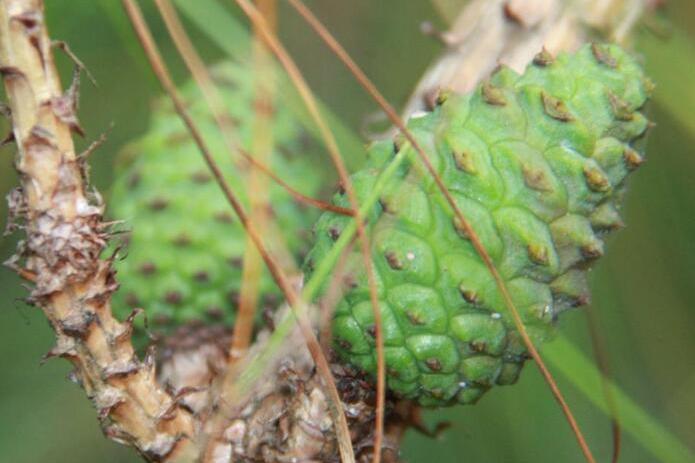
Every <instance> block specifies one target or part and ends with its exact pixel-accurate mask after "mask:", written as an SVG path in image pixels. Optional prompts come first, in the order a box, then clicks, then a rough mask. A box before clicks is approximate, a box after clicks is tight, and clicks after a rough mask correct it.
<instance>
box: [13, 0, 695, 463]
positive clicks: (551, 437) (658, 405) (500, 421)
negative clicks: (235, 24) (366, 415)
mask: <svg viewBox="0 0 695 463" xmlns="http://www.w3.org/2000/svg"><path fill="white" fill-rule="evenodd" d="M190 1H193V0H190ZM141 3H142V4H143V7H144V8H145V11H146V13H147V16H148V18H149V19H150V20H151V24H152V26H153V28H154V33H155V35H156V37H158V38H159V39H160V40H159V41H160V45H161V47H162V49H163V51H164V52H165V56H166V57H167V59H168V61H169V63H171V66H172V68H173V69H174V71H175V75H176V76H177V77H178V79H179V80H182V79H184V78H185V75H186V74H185V72H184V70H183V67H182V65H181V63H180V60H179V59H178V58H177V56H176V54H175V51H174V50H173V46H172V44H171V42H170V41H169V40H168V37H167V36H166V33H165V31H164V28H163V25H162V24H161V22H160V21H159V18H158V17H157V15H156V12H155V11H154V9H153V5H152V2H150V1H143V2H141ZM222 3H223V4H224V3H226V4H231V3H233V2H231V1H230V2H222ZM279 3H280V5H281V6H280V7H281V9H282V10H281V14H280V18H281V24H280V27H281V34H282V37H283V38H284V39H285V41H286V44H287V45H288V47H289V49H290V50H291V51H293V52H294V56H295V58H296V59H297V61H298V63H299V64H300V66H301V68H302V70H303V72H304V73H305V74H306V76H307V77H308V80H309V82H310V83H311V85H312V87H313V89H314V91H316V92H317V93H318V94H319V95H320V96H321V98H322V99H323V101H325V102H326V103H327V104H328V105H329V106H330V107H331V108H332V109H333V110H334V112H336V113H338V114H339V115H340V116H341V118H342V119H343V120H344V121H345V122H346V123H347V124H348V125H349V126H350V127H353V128H355V129H356V130H359V128H360V126H361V125H362V123H363V121H364V119H365V117H366V116H368V115H369V114H372V113H373V112H375V111H376V107H375V105H374V104H373V103H372V102H371V100H369V98H368V97H367V96H366V95H365V94H364V93H363V92H361V91H360V89H359V88H358V87H357V85H356V84H355V83H354V81H353V80H352V78H351V77H350V76H349V75H348V74H347V73H346V72H345V71H344V69H343V67H342V66H341V65H340V64H339V63H338V61H337V60H336V59H335V58H333V57H332V56H331V54H330V53H329V52H328V51H327V50H326V49H325V48H324V47H323V46H322V45H321V44H320V43H319V42H318V41H317V39H316V38H315V36H314V35H312V33H311V32H310V31H308V30H307V29H306V27H305V26H304V24H303V23H301V21H300V20H299V19H298V18H297V17H296V16H295V15H294V14H292V13H291V12H290V10H289V8H288V7H287V5H285V4H284V2H279ZM309 4H310V5H311V6H312V7H313V9H314V11H315V12H316V13H317V14H318V16H319V17H321V18H322V19H324V20H325V22H326V23H327V25H328V26H329V27H330V29H331V30H332V31H333V32H334V33H335V35H336V36H337V37H338V38H339V39H340V40H341V42H342V43H343V44H344V45H345V47H346V48H347V49H348V50H349V51H350V52H351V53H352V54H353V56H354V57H355V58H356V60H357V61H358V62H359V63H360V64H361V65H362V66H363V67H364V68H365V70H366V71H367V73H368V74H369V75H370V76H371V77H372V78H373V80H374V81H375V82H376V83H377V84H378V86H379V88H380V89H381V90H382V91H383V92H384V93H385V95H386V96H387V98H388V99H389V100H390V101H391V102H393V103H396V104H398V105H400V104H402V103H404V102H405V100H406V99H407V97H408V95H409V92H410V91H411V90H412V89H413V87H414V85H415V83H416V82H417V80H418V78H419V76H420V75H421V74H422V72H423V71H424V69H425V68H426V66H427V64H428V63H429V62H430V61H431V60H432V59H434V57H435V56H436V54H437V53H438V51H439V49H440V46H439V45H438V44H437V43H436V42H435V41H434V40H433V39H432V38H428V37H425V36H423V35H422V34H421V33H420V32H419V25H420V23H421V22H422V21H424V20H431V21H434V23H435V24H437V25H439V26H440V27H444V24H443V23H442V21H441V18H439V17H438V15H437V13H436V11H435V10H434V8H433V7H432V4H431V3H430V2H429V1H428V0H408V1H404V0H380V1H377V2H375V1H370V0H352V1H350V2H342V1H338V0H321V1H313V2H310V3H309ZM47 8H48V10H47V14H48V24H49V27H50V30H51V35H52V37H53V38H54V39H60V40H65V41H67V42H68V43H69V44H70V46H71V48H72V49H73V51H75V52H76V53H77V55H78V56H79V57H80V59H81V60H82V61H83V62H84V63H85V64H86V65H87V66H88V68H89V69H90V71H91V72H92V74H93V75H94V76H95V78H96V80H97V81H98V84H99V86H98V87H94V86H92V85H91V84H89V83H87V82H86V81H84V85H83V89H82V100H81V111H80V116H81V120H82V124H83V126H84V128H85V129H86V132H87V134H88V137H87V138H86V139H85V140H80V141H79V142H78V143H79V146H81V147H84V146H86V145H87V144H88V143H89V142H91V140H92V139H94V138H96V137H97V136H98V135H99V134H101V133H102V132H108V141H107V143H106V144H105V145H104V146H103V147H102V148H101V149H99V150H98V151H97V153H96V154H95V155H93V160H92V179H93V182H94V184H95V185H96V186H97V187H98V188H99V189H100V190H101V191H108V186H109V184H110V182H111V180H112V179H111V174H112V169H111V166H112V163H113V160H114V157H115V155H116V153H117V151H118V149H119V147H121V146H122V145H123V144H124V143H125V142H126V141H127V140H130V139H132V138H133V137H135V136H137V135H138V134H139V133H141V132H143V131H144V130H145V128H146V122H147V117H148V110H149V107H150V101H151V99H152V98H153V97H155V96H156V95H158V94H159V92H160V90H159V87H158V85H157V83H156V82H155V80H154V78H153V77H152V75H151V74H150V73H149V70H148V68H147V67H146V65H145V64H144V60H143V56H142V55H141V53H140V51H139V48H138V47H137V45H136V44H135V42H133V37H132V33H131V30H130V28H129V26H128V24H127V20H126V18H125V16H123V14H122V13H121V10H120V2H118V1H117V0H99V1H94V0H51V1H50V2H47ZM229 10H230V11H231V12H232V13H233V14H238V12H237V11H235V10H234V9H233V8H231V7H230V8H229ZM666 15H667V19H666V20H659V21H651V22H652V24H651V27H650V28H646V27H644V26H642V27H640V33H639V34H638V39H637V40H636V44H635V45H636V50H637V52H638V53H642V54H643V56H644V59H645V64H646V67H647V70H648V72H649V73H650V74H651V75H652V77H653V78H654V80H655V81H656V83H657V85H658V89H657V92H656V97H655V101H654V103H653V104H652V105H651V116H652V119H653V120H655V121H656V122H657V124H658V125H657V127H656V128H655V129H654V130H653V131H652V133H651V136H650V138H649V146H648V156H649V162H648V163H647V165H646V166H645V167H644V168H643V169H642V170H641V171H640V172H639V173H638V174H637V175H636V178H634V179H633V181H632V184H631V191H630V195H629V198H628V201H627V206H626V210H625V220H626V223H627V224H628V227H627V228H626V229H625V230H623V231H621V232H619V233H618V234H617V237H614V238H613V239H612V240H611V241H612V242H611V244H610V247H609V252H608V253H607V257H605V258H604V259H602V261H601V262H600V263H599V265H598V266H597V268H596V269H595V271H594V272H593V276H592V288H593V294H594V295H593V301H594V302H593V305H592V310H593V311H594V313H595V316H596V318H597V320H598V325H599V327H600V332H601V334H602V336H603V337H604V339H605V341H606V346H607V355H608V356H609V358H610V361H611V365H612V370H613V374H614V378H615V381H616V382H617V383H618V384H619V385H620V387H621V388H622V389H623V391H625V392H626V393H627V394H628V395H629V396H631V397H632V398H633V399H634V400H635V401H636V402H637V403H638V404H639V405H640V407H641V408H642V409H643V411H645V412H646V413H648V414H649V415H650V416H651V417H652V418H653V419H654V420H656V421H658V422H661V423H662V424H663V426H664V427H665V428H666V429H667V430H668V431H669V432H670V433H671V435H672V437H675V438H677V439H679V440H680V441H681V442H683V443H684V444H685V445H686V446H689V447H690V449H691V450H693V449H695V394H694V392H695V310H693V308H694V307H695V303H694V302H693V297H692V291H693V289H694V287H693V283H695V240H694V237H695V207H694V205H695V153H694V150H693V146H695V110H694V109H693V108H695V85H694V83H695V41H694V40H693V37H695V2H693V1H692V0H670V1H669V2H668V8H667V10H666ZM655 27H656V28H658V30H659V33H658V34H655V33H654V29H655ZM646 29H651V30H652V31H651V32H650V31H647V30H646ZM190 31H191V33H192V35H193V37H194V39H195V41H196V43H197V44H198V45H199V47H200V51H201V52H202V53H203V55H204V56H205V58H206V59H207V61H208V62H213V61H215V60H216V59H218V58H221V57H222V56H223V53H222V51H221V50H220V49H218V48H217V47H216V46H215V45H214V44H213V43H212V42H210V41H209V40H208V38H207V36H206V35H205V34H204V33H202V32H201V31H199V30H197V29H195V28H194V27H191V28H190ZM60 66H61V72H63V75H64V76H65V82H68V80H67V79H68V78H69V75H70V71H71V63H70V62H69V60H68V59H66V58H65V59H62V58H61V59H60ZM0 125H1V126H2V129H3V130H7V123H6V122H2V123H0ZM13 153H14V147H12V146H9V147H4V148H2V149H1V150H0V194H1V195H2V196H4V195H5V194H6V193H7V192H8V191H9V190H10V189H11V188H12V187H14V186H15V185H16V183H17V178H16V175H15V173H14V170H13V168H12V156H13ZM0 216H2V217H5V216H6V207H5V204H4V202H3V203H2V204H1V205H0ZM3 221H4V219H3ZM16 239H17V237H16V236H11V237H3V238H0V257H2V258H6V257H9V255H10V254H11V253H12V251H13V249H14V246H15V242H16ZM20 283H21V282H20V281H19V280H18V278H17V277H16V276H15V275H14V274H13V273H12V272H11V271H9V270H8V269H5V268H2V269H0V359H1V360H0V461H2V462H8V463H9V462H12V463H30V462H31V463H33V462H55V463H61V462H130V461H138V460H137V459H136V458H135V457H134V456H133V453H132V452H131V451H130V450H128V449H125V448H123V447H121V446H119V445H116V444H114V443H112V442H110V441H107V440H106V439H104V438H103V436H102V435H101V432H100V430H99V427H98V424H97V420H96V414H95V413H94V410H93V409H92V407H91V405H90V403H89V402H88V401H87V400H86V399H85V397H84V393H83V391H82V390H81V389H79V388H78V387H77V386H75V385H73V384H72V383H70V382H68V381H67V380H66V379H65V377H66V374H67V372H68V370H69V367H68V365H67V363H66V362H63V361H60V360H57V361H50V362H48V363H47V364H45V365H43V366H40V365H39V360H40V358H41V355H42V354H43V353H44V352H46V351H47V350H48V349H49V348H50V347H51V345H52V342H53V336H52V333H51V332H50V329H49V328H48V326H47V323H46V321H45V319H44V318H43V316H42V315H41V314H40V313H39V312H38V311H37V310H36V309H34V308H31V307H28V306H26V305H25V304H24V303H23V302H22V299H21V298H22V297H23V296H25V295H26V294H27V293H26V290H25V289H23V288H22V287H21V284H20ZM561 323H562V325H563V332H564V333H565V334H566V335H567V337H568V338H570V339H571V340H572V341H573V342H574V343H575V344H576V345H577V346H580V347H581V349H583V350H585V351H586V352H587V354H588V355H591V348H590V345H591V344H590V339H589V336H588V331H587V323H586V314H585V313H584V311H575V312H573V313H571V314H570V315H567V316H565V317H563V320H562V321H561ZM552 348H553V346H552V344H551V345H549V346H547V348H546V350H550V349H552ZM558 377H559V380H560V386H561V387H562V389H563V391H564V392H565V393H566V394H567V396H568V399H569V402H570V404H571V405H572V407H573V410H574V412H575V413H576V414H577V417H578V419H579V422H580V424H581V425H582V427H583V429H584V431H585V432H586V434H587V436H588V439H589V442H590V444H591V446H592V448H593V449H594V451H595V454H596V455H597V457H598V458H599V460H600V461H607V459H608V458H609V455H610V451H611V436H610V422H609V420H608V418H607V417H606V415H604V414H603V413H601V412H600V411H599V410H598V409H597V408H596V407H595V406H594V405H593V404H592V403H591V402H590V401H588V400H587V399H586V398H585V396H583V395H582V394H580V393H579V392H578V390H577V389H576V387H575V386H574V385H573V384H572V382H570V381H567V380H566V379H565V378H564V377H562V376H560V375H558ZM426 419H427V422H428V423H429V424H430V425H432V426H433V425H434V424H435V423H437V422H440V421H449V422H451V427H450V428H449V429H448V430H446V431H445V432H444V433H443V434H442V435H441V436H440V437H439V438H438V439H431V438H428V437H425V436H422V435H418V434H416V433H414V432H411V433H410V434H409V435H408V437H407V439H406V443H405V447H404V454H405V455H406V456H407V459H408V461H412V462H421V461H447V462H449V461H450V462H454V461H467V462H526V461H534V462H551V461H552V462H558V461H562V462H581V461H583V458H582V456H581V453H580V452H579V450H578V447H577V445H576V443H575V441H574V438H573V436H572V434H571V433H570V430H569V427H568V426H567V425H566V423H565V422H564V418H563V416H562V414H561V412H560V410H559V408H558V407H557V406H556V404H555V402H554V401H553V399H552V396H551V394H550V392H549V391H548V389H547V387H546V386H545V385H544V383H543V382H542V380H541V378H540V375H539V374H538V373H537V371H536V369H535V368H533V366H529V367H528V368H526V370H525V373H524V374H523V375H522V379H521V381H520V383H519V384H518V385H516V386H514V387H507V388H500V389H498V390H495V391H494V392H492V393H490V394H489V395H488V396H486V397H485V398H484V399H483V400H482V401H481V403H479V404H478V405H476V406H475V407H469V408H452V409H448V410H441V411H431V412H428V413H427V414H426ZM622 461H624V462H638V463H639V462H645V463H647V462H653V461H657V460H656V459H655V457H654V456H653V455H651V454H649V453H648V452H647V451H646V450H645V449H644V447H643V446H642V445H641V443H640V437H639V433H637V434H636V435H634V436H625V439H624V443H623V458H622ZM683 463H686V462H685V461H684V462H683Z"/></svg>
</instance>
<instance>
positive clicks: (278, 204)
mask: <svg viewBox="0 0 695 463" xmlns="http://www.w3.org/2000/svg"><path fill="white" fill-rule="evenodd" d="M212 75H213V78H214V79H215V80H216V81H217V84H218V88H219V89H220V92H221V94H222V96H223V98H224V103H225V108H227V110H228V113H227V114H228V115H229V116H230V117H231V119H232V120H234V121H235V123H236V132H235V134H236V135H237V137H238V138H239V139H240V142H241V145H242V146H244V147H245V148H246V149H247V150H249V151H250V150H251V140H252V137H253V129H252V125H253V124H252V121H253V99H254V80H253V75H252V74H251V71H250V70H249V69H248V68H243V67H241V66H236V65H233V64H231V63H225V64H223V65H218V66H216V67H215V68H213V70H212ZM182 95H183V96H184V98H185V99H186V100H187V101H188V102H189V104H190V107H189V110H190V114H191V115H192V117H193V118H194V120H195V121H196V123H197V124H198V126H199V128H200V130H201V132H202V134H203V136H204V137H205V138H206V141H208V143H209V146H210V148H211V151H212V153H213V155H214V157H215V159H216V161H217V162H218V164H219V166H220V168H221V169H222V171H223V173H224V175H225V178H226V180H227V182H228V184H229V185H230V186H231V188H232V189H233V190H234V191H235V193H237V194H238V195H239V196H240V197H241V199H242V200H243V201H244V203H245V206H246V208H247V211H249V208H248V198H247V193H246V189H247V188H248V186H247V184H248V177H249V174H250V173H251V171H252V169H254V168H253V167H250V165H249V164H248V163H243V164H244V166H245V167H243V168H241V169H240V168H239V167H238V166H237V165H235V164H234V162H233V161H232V156H231V155H230V153H229V151H228V150H227V148H226V146H225V145H224V143H223V139H222V137H221V135H220V133H219V130H218V128H217V126H216V125H215V123H214V121H213V120H212V117H211V115H210V112H209V110H208V108H207V105H206V104H205V102H204V100H203V99H202V97H200V95H199V93H198V92H197V89H196V86H195V84H194V83H193V82H191V83H188V84H187V85H186V86H184V88H183V89H182ZM273 123H274V125H273V137H274V141H275V146H276V151H275V152H274V153H273V154H272V156H271V160H270V162H269V165H270V167H271V168H272V169H273V170H274V171H275V172H277V173H278V174H280V175H282V176H283V178H284V179H285V180H286V181H287V182H288V183H290V184H293V185H295V186H298V187H300V189H301V191H302V192H303V193H305V194H307V195H314V194H316V192H317V190H318V188H319V186H320V184H321V179H320V176H319V172H317V169H316V167H315V162H316V160H315V159H312V158H311V157H309V156H308V155H305V153H303V151H305V150H306V146H305V145H306V141H307V140H306V138H304V135H303V134H304V132H303V130H302V127H301V126H300V125H299V123H298V122H297V120H296V119H295V118H294V116H293V115H292V114H290V113H289V112H288V111H286V110H283V109H282V108H281V107H280V108H278V110H277V111H276V112H275V114H274V122H273ZM235 156H237V157H238V155H237V154H235ZM120 160H121V162H120V163H119V164H120V165H118V166H117V175H116V180H115V183H114V186H113V190H112V194H111V200H110V204H111V205H112V210H111V211H110V212H111V216H112V217H113V218H114V219H119V220H123V221H124V222H125V228H126V229H127V230H130V233H129V238H128V246H127V258H125V259H123V260H121V261H119V262H117V263H116V269H117V271H118V279H119V282H120V284H121V287H120V289H119V291H117V293H116V294H115V299H114V310H115V312H116V314H117V315H118V316H120V317H125V316H127V314H128V313H130V311H131V308H132V307H142V308H144V309H145V312H146V314H147V319H148V323H149V329H150V330H151V331H152V332H154V333H155V334H156V333H161V334H165V333H168V332H170V330H171V329H172V328H174V327H176V326H180V325H182V324H185V323H189V322H204V323H212V322H224V323H226V324H231V322H232V321H233V318H234V313H235V311H236V302H237V297H238V294H239V290H240V285H241V280H242V259H243V255H244V248H245V246H246V233H245V232H244V230H243V228H242V226H241V224H240V223H239V221H238V220H237V218H236V216H235V214H234V211H233V210H232V209H231V207H230V205H229V203H228V202H227V200H226V199H225V197H224V196H223V194H222V192H221V190H220V188H219V186H218V185H217V183H216V182H215V181H214V179H213V178H212V176H211V175H210V173H209V170H208V168H207V166H206V164H205V163H204V161H203V158H202V156H201V155H200V153H199V152H198V149H197V147H196V145H195V144H194V142H193V141H192V139H191V138H190V136H189V134H188V132H187V131H186V129H185V127H184V125H183V123H182V122H181V121H180V119H179V117H178V116H177V114H176V113H175V112H174V111H173V108H172V107H171V105H170V104H168V101H166V100H165V101H162V102H159V103H158V108H157V109H156V111H155V112H154V113H153V116H152V118H151V122H150V127H149V129H148V131H147V132H146V134H145V135H144V136H143V137H142V138H140V139H139V140H138V141H137V142H135V143H133V144H132V145H131V146H129V147H128V148H127V149H126V150H125V151H124V153H123V154H122V156H121V158H120ZM268 185H269V188H268V191H269V193H268V194H269V201H270V204H271V206H272V213H273V217H274V219H275V220H276V223H277V224H278V227H279V229H280V230H281V231H282V236H283V237H284V239H285V240H286V241H287V244H288V246H289V248H290V250H291V252H292V253H293V254H294V255H295V256H298V255H299V254H300V253H303V252H305V251H306V250H307V247H308V244H309V239H308V236H309V234H308V227H309V226H308V224H310V223H312V222H313V220H315V218H316V216H317V215H318V214H316V213H315V212H314V211H313V210H311V209H309V208H306V207H304V206H302V205H299V204H297V203H296V202H295V201H294V200H293V198H291V197H290V196H289V195H288V194H287V193H286V192H285V191H284V190H283V189H282V188H281V187H279V186H277V185H275V184H274V183H273V181H272V180H270V179H268ZM261 232H264V233H269V232H271V233H272V232H273V231H272V230H261ZM259 294H260V295H261V296H262V299H261V303H262V304H271V305H274V302H273V301H278V300H279V298H280V292H279V291H278V290H277V289H276V286H275V284H274V282H273V281H272V279H271V277H270V275H269V273H268V272H267V271H266V270H265V269H264V270H263V275H262V278H261V279H260V281H259Z"/></svg>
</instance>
